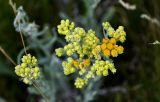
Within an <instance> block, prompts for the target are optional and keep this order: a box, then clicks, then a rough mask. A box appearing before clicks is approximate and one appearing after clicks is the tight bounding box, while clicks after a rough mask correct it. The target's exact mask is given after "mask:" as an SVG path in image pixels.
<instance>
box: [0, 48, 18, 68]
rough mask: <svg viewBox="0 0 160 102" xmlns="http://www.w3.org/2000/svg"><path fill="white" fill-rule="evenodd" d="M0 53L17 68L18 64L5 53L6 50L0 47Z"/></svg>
mask: <svg viewBox="0 0 160 102" xmlns="http://www.w3.org/2000/svg"><path fill="white" fill-rule="evenodd" d="M0 51H1V52H2V54H3V55H4V56H5V57H6V58H7V59H8V60H9V61H10V62H11V63H12V64H14V65H15V66H16V63H15V62H14V61H13V59H12V58H11V57H10V56H9V55H8V54H7V53H6V52H5V50H4V49H3V48H2V47H1V46H0Z"/></svg>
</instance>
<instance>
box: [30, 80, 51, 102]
mask: <svg viewBox="0 0 160 102" xmlns="http://www.w3.org/2000/svg"><path fill="white" fill-rule="evenodd" d="M33 86H34V87H35V88H36V89H37V91H38V92H39V93H40V94H41V96H42V97H43V98H44V100H45V102H49V100H48V98H47V96H45V95H44V94H43V92H42V90H41V89H40V87H39V85H38V83H37V82H36V81H33Z"/></svg>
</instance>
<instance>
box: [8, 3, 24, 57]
mask: <svg viewBox="0 0 160 102" xmlns="http://www.w3.org/2000/svg"><path fill="white" fill-rule="evenodd" d="M9 4H10V6H11V7H12V9H13V12H14V14H15V16H16V13H17V10H16V3H13V1H12V0H9ZM18 24H19V25H18V26H19V32H20V37H21V40H22V44H23V47H24V51H25V54H27V51H26V47H25V43H24V39H23V35H22V32H21V29H20V21H18Z"/></svg>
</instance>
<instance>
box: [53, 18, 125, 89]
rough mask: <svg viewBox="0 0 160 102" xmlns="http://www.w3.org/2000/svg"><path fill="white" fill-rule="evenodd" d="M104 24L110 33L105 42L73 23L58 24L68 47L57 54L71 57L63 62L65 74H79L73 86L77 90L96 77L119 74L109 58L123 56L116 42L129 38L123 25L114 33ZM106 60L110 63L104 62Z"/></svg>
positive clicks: (63, 22) (65, 21)
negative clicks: (110, 73)
mask: <svg viewBox="0 0 160 102" xmlns="http://www.w3.org/2000/svg"><path fill="white" fill-rule="evenodd" d="M102 25H103V27H104V29H105V30H106V31H107V35H106V37H105V38H103V39H102V42H101V41H100V40H99V38H98V37H97V36H96V33H95V31H94V30H92V29H90V30H88V31H85V30H84V29H83V28H80V27H75V25H74V23H73V22H71V23H70V21H69V20H62V21H61V24H60V25H58V32H59V33H60V34H63V35H65V39H66V41H67V42H68V44H67V45H65V46H64V48H58V49H56V50H55V51H56V55H57V56H58V57H60V56H62V55H67V56H69V57H68V58H67V61H63V62H62V66H63V69H64V74H65V75H69V74H72V73H75V72H78V76H77V79H76V80H75V84H74V85H75V86H76V88H82V87H84V86H85V85H86V84H87V83H88V82H89V80H90V79H91V78H95V77H96V76H107V75H108V73H109V71H108V70H111V72H112V73H115V72H116V69H115V67H114V63H113V61H112V59H110V56H113V57H116V56H117V55H118V54H121V53H123V50H124V49H123V47H122V46H118V45H117V44H116V43H117V42H118V41H120V42H124V41H125V36H126V35H125V32H124V31H123V29H122V28H123V27H121V26H120V27H119V28H118V29H117V30H116V31H114V29H113V28H112V27H111V26H110V24H109V23H108V22H105V23H103V24H102ZM118 34H119V35H118ZM122 38H123V40H122ZM105 57H107V60H103V59H105ZM102 58H103V59H102Z"/></svg>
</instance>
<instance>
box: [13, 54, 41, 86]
mask: <svg viewBox="0 0 160 102" xmlns="http://www.w3.org/2000/svg"><path fill="white" fill-rule="evenodd" d="M21 61H22V63H21V64H19V65H17V66H16V67H15V73H16V74H17V75H18V76H20V77H21V78H22V80H23V82H24V83H25V84H32V81H33V80H36V79H37V78H38V77H39V75H40V70H39V67H38V66H37V59H36V58H35V57H34V56H31V55H30V54H27V55H24V56H23V57H22V59H21Z"/></svg>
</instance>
